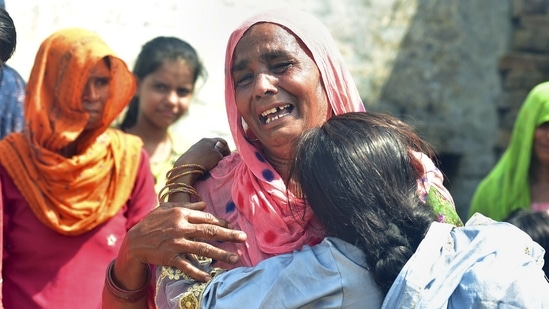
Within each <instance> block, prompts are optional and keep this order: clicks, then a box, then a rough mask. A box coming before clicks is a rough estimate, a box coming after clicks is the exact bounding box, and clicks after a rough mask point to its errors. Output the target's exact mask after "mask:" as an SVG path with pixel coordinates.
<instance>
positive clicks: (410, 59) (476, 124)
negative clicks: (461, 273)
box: [367, 0, 509, 220]
mask: <svg viewBox="0 0 549 309" xmlns="http://www.w3.org/2000/svg"><path fill="white" fill-rule="evenodd" d="M481 2H482V3H481ZM498 5H499V6H501V1H499V0H488V1H480V2H476V1H474V0H464V1H451V2H447V1H420V2H419V3H418V9H417V13H416V15H415V16H414V18H413V20H412V22H411V24H410V27H409V28H408V31H407V33H406V35H405V37H404V39H403V41H402V43H401V46H400V49H399V51H398V55H397V57H396V60H395V63H394V65H393V69H392V71H391V72H390V76H389V78H388V80H387V82H386V83H385V84H384V85H383V88H382V90H381V94H380V99H379V102H373V104H371V105H369V104H367V109H370V110H377V111H384V112H389V113H391V114H393V115H395V116H397V117H399V118H401V119H403V120H404V121H406V122H408V123H410V124H411V125H413V126H415V127H416V129H417V131H418V133H419V135H420V136H422V137H423V138H424V139H426V140H427V141H428V142H429V143H431V145H433V147H434V148H435V150H436V151H437V159H438V162H437V165H438V167H439V168H440V169H441V170H442V171H443V173H444V174H445V178H446V180H445V186H446V187H447V188H448V189H449V190H450V192H451V193H452V196H453V197H454V200H455V202H456V208H457V211H458V213H459V215H460V216H461V217H462V219H464V220H466V219H467V213H468V208H469V202H470V199H471V197H472V195H473V193H474V190H475V189H476V185H477V184H478V182H479V181H480V180H481V179H482V178H483V177H484V175H485V174H486V173H488V171H489V170H490V169H491V168H492V166H493V164H494V153H493V145H494V141H495V135H496V127H497V112H496V108H495V106H494V101H495V99H496V98H497V96H498V94H499V92H500V91H501V85H500V79H499V76H498V72H497V68H496V67H497V62H498V59H499V57H500V56H501V54H503V53H504V52H505V48H506V46H507V44H506V42H507V41H506V40H508V39H507V36H508V35H509V34H508V32H506V31H503V30H502V29H499V30H496V29H497V28H498V26H497V23H496V22H493V21H494V20H496V21H505V20H508V15H506V16H499V15H496V14H506V12H507V11H506V10H500V11H501V12H500V13H498V12H497V10H496V12H494V10H493V8H495V7H497V6H498ZM487 9H491V12H492V13H491V14H494V15H493V16H492V15H490V16H483V15H482V14H481V12H486V10H487ZM486 23H487V24H489V25H492V28H490V27H489V26H483V25H485V24H486ZM501 28H503V29H505V28H504V27H501ZM495 31H497V33H496V34H494V32H495ZM435 161H436V160H435ZM465 162H466V163H465Z"/></svg>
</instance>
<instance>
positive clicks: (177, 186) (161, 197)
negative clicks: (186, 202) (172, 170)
mask: <svg viewBox="0 0 549 309" xmlns="http://www.w3.org/2000/svg"><path fill="white" fill-rule="evenodd" d="M166 189H167V190H168V192H165V193H164V191H166ZM176 192H181V193H188V194H190V195H191V196H194V197H195V198H196V199H197V200H199V201H200V200H202V198H201V197H200V194H198V191H196V189H195V188H193V187H192V186H190V185H188V184H186V183H184V182H176V183H168V184H166V185H165V186H164V187H163V188H162V189H161V190H160V192H158V201H159V202H160V203H164V202H165V199H166V198H167V197H169V196H170V194H172V193H176Z"/></svg>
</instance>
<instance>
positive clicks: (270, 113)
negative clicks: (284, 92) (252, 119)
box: [259, 104, 294, 124]
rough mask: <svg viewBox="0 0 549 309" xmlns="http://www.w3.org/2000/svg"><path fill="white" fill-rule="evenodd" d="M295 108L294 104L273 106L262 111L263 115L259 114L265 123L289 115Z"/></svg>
mask: <svg viewBox="0 0 549 309" xmlns="http://www.w3.org/2000/svg"><path fill="white" fill-rule="evenodd" d="M293 110H294V106H293V105H291V104H286V105H283V106H278V107H273V108H271V109H269V110H266V111H264V112H263V113H261V115H260V116H259V119H260V120H261V122H262V123H263V124H269V123H271V122H273V121H275V120H277V119H280V118H282V117H284V116H288V115H289V114H290V113H292V111H293Z"/></svg>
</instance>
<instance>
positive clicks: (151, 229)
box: [117, 202, 246, 281]
mask: <svg viewBox="0 0 549 309" xmlns="http://www.w3.org/2000/svg"><path fill="white" fill-rule="evenodd" d="M193 204H200V205H195V206H193V207H192V208H195V209H200V208H204V207H205V203H204V202H198V203H193ZM192 239H204V240H217V241H233V242H242V241H245V240H246V234H245V233H244V232H241V231H237V230H232V229H230V226H229V224H228V223H227V222H226V221H224V220H222V219H218V218H216V217H214V216H213V215H211V214H209V213H206V212H202V211H199V210H193V209H188V208H183V207H174V205H172V203H169V202H168V203H163V204H162V205H160V206H159V207H157V208H156V209H155V210H153V211H152V212H151V213H150V214H149V215H148V216H147V217H145V218H144V219H143V220H142V221H141V222H139V223H137V224H136V225H135V226H134V227H133V228H132V229H130V230H129V232H128V234H127V236H126V238H125V239H124V242H123V244H122V247H121V249H120V252H119V258H117V263H119V262H120V263H124V262H123V261H130V262H128V263H127V264H133V265H138V263H136V261H139V262H140V263H141V264H144V265H146V264H155V265H169V266H173V267H176V268H178V269H179V270H181V271H182V272H184V273H186V274H187V275H189V276H191V277H193V278H194V279H196V280H200V281H208V280H209V279H210V277H209V274H208V273H205V272H203V271H201V270H200V269H198V268H196V267H195V266H193V265H192V264H191V263H190V262H189V261H188V260H187V259H186V258H185V254H189V253H190V254H196V255H200V256H205V257H209V258H212V259H216V260H219V261H223V262H226V263H230V264H234V263H236V262H237V261H238V255H237V254H235V253H233V252H227V251H225V250H222V249H219V248H216V247H215V246H212V245H210V244H208V243H204V242H200V241H194V240H192ZM121 261H122V262H121ZM125 267H126V271H128V270H127V268H129V267H130V266H125ZM122 273H124V272H122ZM121 281H123V280H121Z"/></svg>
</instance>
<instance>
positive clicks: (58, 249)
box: [0, 28, 157, 308]
mask: <svg viewBox="0 0 549 309" xmlns="http://www.w3.org/2000/svg"><path fill="white" fill-rule="evenodd" d="M134 90H135V80H134V78H133V75H132V74H131V72H130V71H129V70H128V68H127V66H126V64H125V63H124V62H123V61H122V60H121V59H119V58H117V57H116V56H114V54H113V52H112V51H111V49H110V48H109V47H108V46H107V45H106V44H105V43H104V42H103V41H102V40H101V39H100V38H99V37H98V36H97V35H96V34H94V33H92V32H89V31H86V30H83V29H76V28H74V29H64V30H61V31H58V32H56V33H54V34H52V35H51V36H50V37H48V38H47V39H46V40H45V41H44V42H43V43H42V45H41V46H40V49H39V51H38V53H37V55H36V59H35V63H34V66H33V68H32V71H31V75H30V78H29V82H28V86H27V95H26V99H25V121H26V127H25V130H24V131H23V132H22V133H12V134H10V135H8V136H7V137H6V138H5V139H4V140H3V141H1V142H0V182H1V183H2V186H1V187H2V194H0V196H2V201H1V205H2V208H3V209H2V210H3V220H2V223H3V233H4V238H3V240H4V243H3V245H4V246H3V259H2V278H3V287H2V292H3V295H2V305H3V306H4V307H5V308H100V307H101V291H102V288H103V283H104V276H103V274H104V272H105V269H106V268H107V265H108V263H109V262H110V261H111V260H112V259H113V258H114V257H115V256H116V254H117V252H118V249H119V247H120V244H121V242H122V239H123V238H124V236H125V234H126V232H127V230H129V229H130V228H131V227H132V226H133V225H134V224H135V223H137V222H138V221H139V220H141V219H142V218H143V217H144V216H145V215H146V214H147V213H149V212H150V211H151V210H152V209H153V208H154V207H155V206H156V200H157V199H156V194H155V191H154V182H153V177H152V174H151V172H150V167H149V163H148V162H149V161H148V157H147V155H146V153H145V152H144V150H143V145H142V142H141V141H140V139H139V138H138V137H134V136H130V135H127V134H125V133H123V132H121V131H119V130H116V129H112V128H109V126H110V124H111V122H112V121H113V120H114V119H115V117H117V116H118V114H119V113H120V112H121V111H122V110H123V108H124V107H125V106H126V105H127V104H128V102H129V101H130V99H131V98H132V96H133V94H134Z"/></svg>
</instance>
